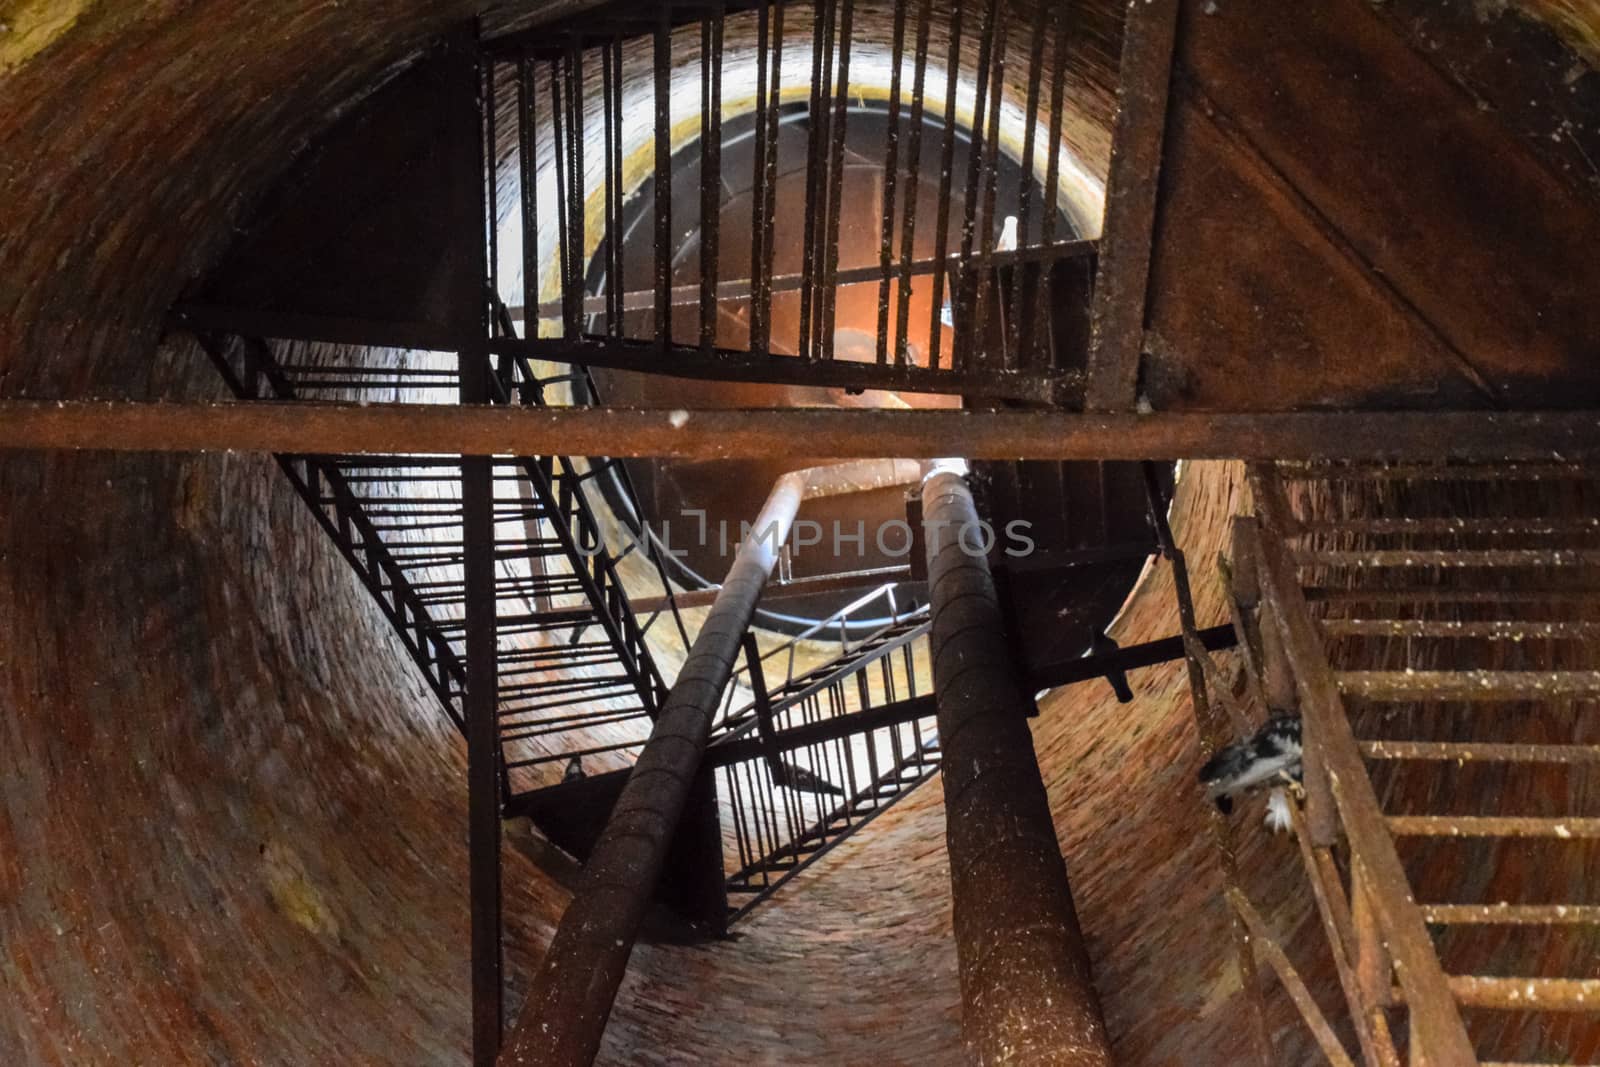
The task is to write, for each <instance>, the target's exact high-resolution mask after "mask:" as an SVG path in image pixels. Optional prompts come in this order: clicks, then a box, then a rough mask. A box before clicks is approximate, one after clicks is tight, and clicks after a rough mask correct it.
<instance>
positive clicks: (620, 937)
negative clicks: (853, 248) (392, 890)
mask: <svg viewBox="0 0 1600 1067" xmlns="http://www.w3.org/2000/svg"><path fill="white" fill-rule="evenodd" d="M913 466H915V465H913ZM906 473H907V472H906V470H905V469H903V468H902V467H901V466H900V465H899V464H897V462H896V461H892V460H890V461H882V462H868V463H844V464H836V465H833V466H828V467H816V468H810V469H807V470H800V471H795V472H793V473H790V474H786V475H784V476H783V477H781V478H779V479H778V480H777V482H775V483H774V484H773V487H772V492H771V493H770V494H769V495H768V496H767V501H766V504H765V505H763V507H762V508H761V513H760V515H759V516H758V517H757V518H756V522H755V525H754V528H753V529H752V530H751V531H750V534H749V536H747V537H746V538H745V539H744V541H743V542H742V543H741V544H740V546H739V551H738V554H737V555H736V556H735V557H734V561H733V565H732V566H731V567H730V568H729V569H728V575H727V577H726V578H725V579H724V580H723V583H722V588H721V589H720V590H718V592H717V599H716V601H715V603H713V604H712V606H711V611H710V613H709V614H708V615H707V616H706V620H705V623H704V625H702V626H701V628H700V632H699V633H698V634H696V635H695V639H694V644H693V645H692V646H691V647H690V649H689V655H688V658H687V659H685V660H684V664H683V670H682V671H680V672H679V674H678V678H677V680H676V681H675V682H673V684H672V689H671V691H670V692H669V693H668V694H667V699H666V701H665V703H664V704H663V705H662V708H661V714H660V715H659V717H658V718H657V719H656V723H655V727H654V729H652V730H651V731H650V738H649V740H648V741H647V742H646V743H645V746H644V750H643V751H642V752H640V753H639V760H638V762H637V763H635V764H634V767H633V772H632V773H631V774H630V775H629V776H628V782H627V784H626V785H625V786H624V787H623V790H622V795H621V796H620V797H619V798H618V799H617V803H616V807H615V808H613V809H612V813H611V819H610V821H608V822H607V823H606V828H605V830H604V831H603V832H602V833H601V835H600V840H599V841H598V842H597V843H596V844H595V847H594V852H593V853H592V854H591V855H590V857H589V862H588V863H587V864H586V865H585V867H584V869H583V875H582V879H581V881H580V882H579V886H578V890H577V892H576V893H575V894H574V895H573V898H572V903H571V904H570V905H569V906H568V908H567V911H566V914H564V915H562V917H561V923H560V925H559V926H558V927H557V928H556V935H555V939H554V940H553V941H552V942H551V943H550V948H549V951H547V952H546V953H545V956H544V960H543V962H542V963H541V964H540V967H539V972H538V974H537V976H536V977H535V978H534V983H533V989H532V990H531V991H530V992H529V994H528V999H527V1001H526V1002H525V1004H524V1005H523V1008H522V1011H521V1013H520V1014H519V1016H518V1017H517V1021H516V1025H515V1027H514V1029H513V1030H512V1033H511V1037H510V1040H509V1041H508V1042H507V1045H506V1050H505V1052H504V1053H503V1054H502V1055H501V1057H500V1063H501V1064H503V1065H506V1067H522V1065H535V1064H537V1065H538V1067H580V1065H585V1064H589V1063H591V1062H593V1060H594V1057H595V1054H596V1052H597V1051H598V1050H599V1048H600V1039H601V1036H602V1034H604V1032H605V1025H606V1019H607V1017H608V1016H609V1015H610V1013H611V1004H612V1001H613V1000H614V999H615V998H616V995H617V987H618V986H619V985H620V984H621V982H622V975H623V971H624V970H625V968H626V967H627V963H628V957H629V955H631V954H632V952H633V943H634V939H635V937H636V936H637V935H638V932H639V924H640V922H641V921H642V920H643V918H644V914H645V910H646V908H647V907H648V906H649V903H650V899H651V895H652V894H653V893H654V891H655V887H656V883H657V881H658V880H659V879H660V877H661V868H662V864H663V862H664V860H665V858H666V853H667V847H668V845H669V844H670V843H671V841H672V835H673V831H674V830H675V829H676V827H677V825H678V821H679V819H680V818H681V816H682V814H683V809H684V805H685V802H686V800H687V798H688V795H689V788H690V784H691V783H692V782H693V780H694V777H695V772H696V771H697V770H698V769H699V766H700V762H701V760H702V758H703V757H704V755H705V749H706V742H707V740H708V739H709V737H710V733H711V720H712V717H713V716H714V715H715V713H716V710H717V704H718V701H719V700H720V699H721V696H722V691H723V690H724V689H725V688H726V687H727V685H728V680H729V679H730V678H731V677H732V675H733V667H734V663H735V660H736V659H737V657H738V655H739V650H740V642H741V640H742V639H743V637H744V634H745V632H746V630H747V629H748V628H749V626H750V619H751V617H752V616H753V615H754V613H755V608H756V603H757V601H759V600H760V598H761V591H762V588H763V587H764V586H765V585H766V582H767V577H768V576H769V575H770V574H771V573H772V568H773V566H774V565H775V564H776V563H777V559H778V549H779V546H780V545H782V544H783V542H784V541H785V540H786V539H787V538H788V535H789V528H790V526H791V525H792V524H793V522H794V517H795V514H796V512H798V511H799V510H800V503H801V501H802V500H804V499H806V498H807V497H808V496H825V495H830V494H832V493H835V492H838V491H847V492H848V491H854V490H853V489H848V488H845V487H849V486H855V487H860V486H862V485H865V484H868V483H871V482H873V481H875V480H880V479H884V478H901V477H904V476H905V475H906Z"/></svg>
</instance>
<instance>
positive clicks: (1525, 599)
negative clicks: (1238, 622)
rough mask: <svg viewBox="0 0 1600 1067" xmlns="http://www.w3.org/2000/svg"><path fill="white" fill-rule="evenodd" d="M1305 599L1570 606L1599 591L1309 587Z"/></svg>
mask: <svg viewBox="0 0 1600 1067" xmlns="http://www.w3.org/2000/svg"><path fill="white" fill-rule="evenodd" d="M1305 595H1306V599H1307V600H1308V601H1311V602H1313V603H1323V604H1573V603H1584V602H1588V601H1593V600H1596V599H1600V588H1584V587H1573V586H1570V585H1569V586H1564V587H1562V588H1560V589H1526V588H1524V589H1444V588H1440V587H1438V586H1426V585H1407V586H1366V587H1361V588H1356V589H1332V588H1327V587H1325V586H1310V587H1308V588H1307V589H1306V590H1305Z"/></svg>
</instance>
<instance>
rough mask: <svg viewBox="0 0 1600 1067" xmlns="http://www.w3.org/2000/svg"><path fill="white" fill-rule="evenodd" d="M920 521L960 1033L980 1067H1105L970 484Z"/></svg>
mask: <svg viewBox="0 0 1600 1067" xmlns="http://www.w3.org/2000/svg"><path fill="white" fill-rule="evenodd" d="M922 500H923V503H922V513H923V522H924V525H925V529H926V531H927V533H926V541H927V550H928V592H929V598H930V602H931V604H932V623H933V625H932V632H931V636H930V644H931V651H932V656H933V684H934V690H935V693H936V695H937V700H938V719H939V745H940V748H941V749H942V751H943V757H942V761H941V773H940V779H941V781H942V782H943V785H944V797H945V820H946V826H945V838H946V844H947V846H948V849H949V853H950V890H951V897H952V903H953V911H954V925H955V939H956V954H957V960H958V963H959V967H960V976H961V1032H962V1038H963V1041H964V1042H965V1043H966V1045H967V1047H968V1049H969V1051H970V1052H971V1053H972V1055H973V1056H974V1058H975V1059H976V1060H977V1061H978V1062H980V1063H985V1064H991V1063H1019V1064H1021V1063H1025V1064H1030V1065H1032V1064H1056V1065H1070V1067H1102V1065H1108V1064H1110V1063H1111V1062H1112V1059H1111V1046H1110V1043H1109V1041H1108V1039H1107V1037H1106V1029H1105V1022H1104V1019H1103V1018H1102V1016H1101V1010H1100V1000H1099V996H1098V994H1097V993H1096V992H1095V988H1094V982H1093V979H1092V976H1091V974H1090V969H1089V956H1088V952H1087V951H1086V949H1085V947H1084V943H1083V934H1082V931H1081V930H1080V929H1079V927H1078V918H1077V914H1076V912H1075V910H1074V908H1073V904H1072V893H1071V890H1070V888H1069V887H1068V885H1067V869H1066V864H1065V863H1064V862H1063V860H1062V858H1061V849H1060V847H1059V846H1058V844H1057V842H1056V831H1055V822H1054V820H1053V819H1052V817H1051V814H1050V802H1049V798H1048V797H1047V796H1046V795H1045V788H1044V780H1043V778H1042V777H1041V776H1040V774H1039V763H1038V760H1037V758H1036V757H1035V755H1034V751H1033V737H1032V734H1031V733H1030V732H1029V730H1028V724H1027V719H1026V717H1025V716H1026V713H1027V708H1028V690H1027V689H1026V687H1025V686H1024V684H1023V682H1022V680H1021V679H1020V678H1019V677H1018V674H1017V669H1016V663H1015V660H1014V659H1013V657H1012V655H1011V652H1010V649H1009V648H1008V647H1007V644H1006V639H1005V636H1004V631H1003V629H1002V626H1001V614H1000V602H999V598H998V596H997V595H996V592H995V585H994V579H993V577H992V576H991V575H990V573H989V564H988V560H987V559H986V558H985V556H984V555H983V553H982V551H981V539H979V538H976V537H971V536H964V533H965V531H967V530H974V529H977V528H978V527H977V523H978V515H977V510H976V508H975V507H974V505H973V502H972V493H971V491H970V490H969V489H968V488H967V484H966V481H965V479H964V478H963V477H962V476H961V474H960V473H958V472H957V471H955V470H951V469H948V468H941V469H936V470H935V471H934V472H933V473H932V474H930V475H929V477H928V479H927V481H926V483H925V484H924V487H923V494H922Z"/></svg>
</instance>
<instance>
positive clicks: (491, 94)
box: [479, 56, 500, 332]
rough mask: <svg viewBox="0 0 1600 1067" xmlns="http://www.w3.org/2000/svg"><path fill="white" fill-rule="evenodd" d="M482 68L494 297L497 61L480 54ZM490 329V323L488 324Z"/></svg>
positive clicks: (497, 244) (497, 229)
mask: <svg viewBox="0 0 1600 1067" xmlns="http://www.w3.org/2000/svg"><path fill="white" fill-rule="evenodd" d="M480 66H481V68H482V71H483V75H482V77H483V80H482V82H480V92H481V93H482V94H483V97H482V101H481V102H480V105H479V107H480V109H481V110H482V112H483V127H482V129H481V130H480V131H479V132H480V134H482V136H483V137H484V144H485V150H484V159H485V160H486V161H487V163H488V165H487V166H485V167H484V168H483V170H484V203H485V204H486V205H487V210H486V211H485V215H486V216H487V218H486V219H485V229H486V230H487V233H486V235H485V236H486V237H487V241H486V247H487V248H488V249H489V256H488V260H489V262H488V267H489V277H488V279H487V281H488V285H489V292H490V293H492V294H495V295H496V296H497V297H498V295H499V293H500V181H499V171H500V144H499V136H498V135H499V129H498V122H499V117H500V116H499V115H498V114H497V112H498V110H499V108H498V106H497V103H498V101H497V97H498V93H497V91H496V90H497V88H498V86H497V85H496V84H495V82H496V73H497V70H498V64H496V63H495V61H494V60H493V59H490V58H488V57H487V56H486V57H484V59H483V62H482V63H481V64H480ZM490 330H491V332H493V325H492V324H491V326H490Z"/></svg>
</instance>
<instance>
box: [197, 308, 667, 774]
mask: <svg viewBox="0 0 1600 1067" xmlns="http://www.w3.org/2000/svg"><path fill="white" fill-rule="evenodd" d="M200 340H201V343H202V345H203V346H204V347H205V349H206V351H207V352H208V353H209V354H210V356H211V357H212V360H213V362H215V364H216V365H217V367H218V369H219V370H220V371H221V372H222V374H223V377H224V378H225V379H226V380H227V382H228V384H229V387H230V388H231V389H232V390H233V391H234V393H235V395H237V396H238V397H239V398H240V399H241V400H262V399H274V400H303V399H307V398H308V397H314V396H319V395H324V394H326V393H328V392H337V393H339V394H341V395H344V396H347V397H348V396H351V395H354V396H357V397H362V398H372V399H382V398H385V397H387V396H390V395H393V394H394V393H395V392H396V391H400V392H405V391H409V390H419V391H422V392H424V394H429V393H432V392H433V391H435V390H440V389H446V390H448V389H453V388H455V384H456V383H455V376H454V369H453V364H454V362H455V360H454V357H449V356H437V355H433V354H429V353H408V354H405V355H402V356H400V357H399V358H398V359H397V358H396V357H394V355H393V354H392V353H389V352H386V351H384V350H368V349H349V350H341V358H340V360H339V362H338V363H336V364H333V365H317V366H310V365H305V364H297V363H294V362H286V361H284V360H281V359H280V357H279V355H278V354H277V352H276V351H275V349H274V347H273V346H272V345H271V344H269V343H268V342H266V341H263V340H260V339H258V338H251V337H237V336H217V335H204V334H203V335H201V337H200ZM507 371H508V373H507V376H506V379H501V378H498V377H497V378H496V379H495V380H496V381H497V382H500V383H502V385H503V386H504V385H505V384H509V388H504V387H502V389H501V391H500V393H499V399H500V401H501V402H509V401H510V400H511V399H512V398H513V397H515V398H516V399H517V400H519V401H521V402H524V403H529V402H531V403H536V404H537V403H542V402H543V400H544V397H543V390H544V389H545V388H546V387H547V386H548V385H549V384H551V383H550V382H549V381H548V380H540V379H537V378H535V377H532V375H531V370H530V368H529V367H528V366H527V364H526V363H521V362H518V363H515V364H512V365H511V366H509V367H508V368H507ZM278 462H279V465H280V466H281V467H282V469H283V470H284V472H285V473H286V474H287V475H288V477H289V480H290V482H291V483H292V484H293V485H294V487H295V489H296V491H297V492H298V493H299V494H300V496H301V497H302V499H304V500H305V501H306V503H307V504H308V505H309V506H310V507H311V509H312V512H313V514H314V515H315V516H316V517H317V519H318V522H319V523H320V524H321V525H322V527H323V528H324V529H325V530H326V531H327V532H328V534H329V535H330V536H331V537H332V538H333V539H334V542H335V543H336V544H337V545H338V546H339V549H340V552H341V553H342V554H343V555H344V556H345V558H346V560H347V561H349V562H350V564H351V565H352V566H353V567H354V568H355V570H356V572H357V574H359V575H360V577H361V579H362V582H363V583H364V584H365V585H366V586H367V588H368V589H369V590H370V591H371V592H372V593H373V595H374V596H375V597H376V599H377V601H378V603H379V604H380V606H381V608H382V610H383V612H384V614H385V616H386V617H387V618H388V619H389V621H390V623H391V624H392V625H393V626H394V628H395V632H396V633H397V634H398V635H399V637H400V639H401V641H402V642H403V643H404V644H405V646H406V648H407V650H408V651H409V652H410V653H411V655H412V658H413V659H414V660H415V661H416V663H417V665H418V667H419V668H421V670H422V671H423V674H424V675H425V677H426V678H427V679H428V682H429V684H430V686H431V687H432V689H433V690H434V692H435V694H436V695H437V696H438V698H439V700H440V702H441V704H442V705H443V706H444V708H445V711H446V713H447V714H448V715H449V716H450V718H451V721H452V722H454V723H455V724H456V726H457V727H458V728H462V726H463V708H462V704H461V698H462V695H463V693H464V690H465V666H464V660H465V653H464V648H465V640H466V639H465V630H466V621H465V605H466V589H465V584H464V579H463V571H462V566H463V561H464V553H465V542H464V540H463V537H464V534H463V529H462V510H461V495H460V461H459V460H458V459H456V458H455V457H437V456H280V457H278ZM607 470H609V465H608V464H606V462H605V461H598V462H596V463H589V462H587V461H581V460H574V459H572V458H568V457H549V456H547V457H533V458H529V457H520V458H512V457H506V458H503V459H498V460H496V461H495V464H494V484H495V490H494V558H495V567H496V576H495V608H496V616H497V630H498V634H499V642H498V649H497V655H496V664H497V669H498V681H499V686H498V693H499V741H500V755H501V784H502V794H503V795H502V801H505V800H509V799H510V798H511V797H513V796H516V795H518V794H521V793H524V792H526V791H528V790H529V789H532V788H536V787H537V786H538V785H540V784H543V781H542V779H544V778H547V777H548V774H545V775H540V774H537V773H535V772H534V771H533V769H534V768H538V767H540V766H541V765H543V764H548V763H551V762H555V761H565V760H567V759H569V758H570V757H572V756H574V755H590V754H597V753H599V752H605V751H617V750H626V749H630V748H635V747H637V746H638V745H640V744H642V743H643V739H644V736H645V734H646V733H647V732H648V731H647V727H648V720H649V719H651V718H653V717H654V715H655V711H656V708H657V706H658V705H659V702H660V700H661V698H662V697H663V696H664V694H665V692H666V686H665V683H664V682H663V681H662V678H661V675H660V672H659V671H658V670H657V668H656V666H655V663H654V660H653V658H652V656H651V653H650V650H649V647H648V645H647V643H646V640H645V636H646V633H647V632H648V630H649V629H650V628H651V626H652V625H653V624H654V623H655V622H656V621H657V620H658V619H659V618H660V616H661V614H662V612H659V611H658V612H657V613H656V615H654V616H652V617H651V618H650V619H648V620H646V621H645V622H644V623H643V624H641V623H640V622H639V621H638V620H637V619H636V618H635V616H634V613H633V611H632V609H631V608H630V607H629V604H628V597H627V593H626V591H625V589H624V587H623V582H622V579H621V577H620V574H619V570H618V567H619V564H620V563H621V562H622V560H623V559H624V558H626V557H627V556H628V555H630V554H632V553H633V552H634V551H637V550H639V546H640V545H641V544H643V545H646V546H650V542H649V540H648V538H647V537H643V536H641V537H636V538H634V539H632V540H630V542H629V544H628V546H627V547H626V548H624V549H623V550H622V551H620V552H614V551H613V549H612V548H611V547H610V546H609V545H608V544H607V542H606V539H605V537H604V536H603V531H602V529H601V526H600V524H599V521H598V519H597V517H596V514H595V511H594V509H593V506H592V505H591V504H590V502H589V499H588V496H587V493H586V490H585V485H586V484H587V483H589V482H590V481H591V480H592V479H593V478H594V477H596V476H597V475H598V474H600V473H601V472H604V471H607ZM641 554H642V555H644V556H646V557H648V560H647V563H648V566H647V568H646V570H645V571H644V573H645V574H646V575H647V576H651V577H654V578H655V579H656V580H657V581H660V582H661V583H662V588H663V590H665V592H666V593H667V594H668V603H669V604H670V602H671V601H670V593H671V590H670V587H668V586H667V585H666V580H665V577H664V575H663V574H662V573H661V570H660V567H659V557H658V556H657V555H656V553H655V551H654V549H653V547H646V548H645V549H644V551H643V552H642V553H641ZM674 614H675V612H674ZM679 625H680V627H681V621H680V622H679ZM680 632H681V631H680ZM595 737H610V738H613V740H610V741H608V742H604V743H598V744H597V743H594V742H593V741H592V740H591V741H588V742H585V741H583V740H582V739H584V738H591V739H592V738H595Z"/></svg>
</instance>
